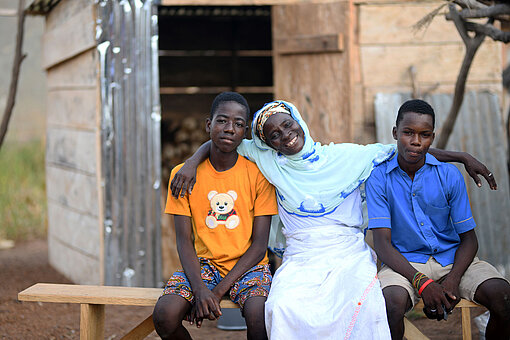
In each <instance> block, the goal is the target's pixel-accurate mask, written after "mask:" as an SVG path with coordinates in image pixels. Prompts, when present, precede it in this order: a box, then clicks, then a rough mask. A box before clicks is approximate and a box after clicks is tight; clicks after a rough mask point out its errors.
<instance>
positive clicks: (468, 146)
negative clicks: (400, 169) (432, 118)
mask: <svg viewBox="0 0 510 340" xmlns="http://www.w3.org/2000/svg"><path fill="white" fill-rule="evenodd" d="M408 99H411V96H410V94H408V93H393V94H377V95H376V98H375V118H376V129H377V141H378V142H381V143H394V142H395V141H394V140H393V138H392V135H391V129H392V127H393V126H395V118H396V116H397V111H398V109H399V107H400V105H401V104H402V103H403V102H404V101H406V100H408ZM424 100H425V101H427V102H429V103H430V104H431V105H432V107H433V108H434V110H435V112H436V135H437V134H439V133H441V126H442V124H443V122H444V120H445V119H446V116H447V114H448V112H449V110H450V107H451V103H452V96H451V95H448V94H435V95H431V96H427V97H426V98H424ZM506 145H507V142H506V136H505V133H504V124H503V120H502V116H501V112H500V105H499V98H498V96H497V95H495V94H493V93H489V92H468V93H466V96H465V97H464V103H463V104H462V107H461V110H460V112H459V116H458V117H457V122H456V124H455V127H454V130H453V133H452V135H451V136H450V140H449V142H448V145H447V147H446V149H448V150H457V151H467V152H469V153H470V154H472V155H473V156H475V157H476V158H478V159H479V160H480V161H481V162H483V163H484V164H486V165H487V167H488V168H489V169H490V170H491V171H492V172H493V173H494V176H495V178H496V180H497V183H498V190H497V191H491V190H490V189H489V187H488V185H487V183H486V182H485V179H482V180H483V182H484V183H483V186H482V188H478V187H477V186H476V185H475V183H474V182H473V180H472V179H471V178H470V177H469V176H468V175H467V173H466V172H465V171H464V169H463V166H459V169H460V170H461V172H462V173H463V174H464V177H465V182H466V185H467V188H468V194H469V198H470V201H471V209H472V212H473V216H474V218H475V221H476V223H477V228H476V234H477V236H478V242H479V250H478V256H479V257H480V258H481V259H484V260H487V261H489V262H490V263H491V264H493V265H494V266H495V267H496V268H497V269H498V270H499V271H500V272H501V273H502V274H503V275H505V276H506V277H507V278H510V251H508V249H509V247H510V233H509V232H508V230H507V229H508V226H509V225H510V214H509V210H510V196H509V194H510V193H509V180H508V169H507V149H506Z"/></svg>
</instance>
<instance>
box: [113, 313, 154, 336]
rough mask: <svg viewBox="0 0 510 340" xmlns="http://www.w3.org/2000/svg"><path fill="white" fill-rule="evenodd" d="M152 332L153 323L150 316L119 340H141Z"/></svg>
mask: <svg viewBox="0 0 510 340" xmlns="http://www.w3.org/2000/svg"><path fill="white" fill-rule="evenodd" d="M152 331H154V322H153V321H152V314H151V315H149V316H148V317H147V319H145V320H143V321H142V322H141V323H140V324H139V325H138V326H136V327H135V328H133V329H132V330H131V331H130V332H129V333H128V334H126V335H124V336H123V337H122V338H121V339H120V340H141V339H145V338H146V337H147V336H148V335H149V334H151V333H152Z"/></svg>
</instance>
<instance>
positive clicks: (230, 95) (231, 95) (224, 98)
mask: <svg viewBox="0 0 510 340" xmlns="http://www.w3.org/2000/svg"><path fill="white" fill-rule="evenodd" d="M223 102H236V103H238V104H240V105H241V106H244V108H245V109H246V120H247V121H249V120H250V107H249V106H248V102H247V101H246V98H244V97H243V96H242V95H241V94H240V93H237V92H222V93H220V94H219V95H217V96H216V98H214V100H213V102H212V105H211V113H210V118H211V119H212V118H213V116H214V113H215V112H216V109H218V106H219V105H220V104H221V103H223Z"/></svg>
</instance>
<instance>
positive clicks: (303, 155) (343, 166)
mask: <svg viewBox="0 0 510 340" xmlns="http://www.w3.org/2000/svg"><path fill="white" fill-rule="evenodd" d="M276 102H277V103H283V104H285V106H286V107H287V109H288V110H289V112H290V114H291V116H292V118H294V119H295V120H296V121H297V122H298V123H299V125H300V126H301V128H302V129H303V131H304V135H305V143H304V146H303V149H302V150H301V151H300V152H298V153H297V154H295V155H290V156H286V155H283V154H281V153H278V152H277V151H275V150H274V149H272V148H271V147H269V146H268V145H267V144H266V143H265V142H263V141H262V140H261V139H260V138H259V137H258V136H257V135H256V133H255V129H256V122H257V117H258V115H259V114H260V113H261V112H263V111H264V109H265V108H266V106H268V105H274V103H276ZM252 137H253V139H252V140H244V141H243V143H241V145H240V146H239V147H238V149H237V151H238V152H239V154H241V155H243V156H245V157H247V158H248V159H250V160H252V161H254V162H256V163H257V166H258V168H259V169H260V171H261V172H262V174H263V175H264V176H265V177H266V178H267V180H268V181H269V182H271V183H272V184H273V185H274V186H275V187H276V193H277V198H278V203H279V204H280V205H281V207H282V208H283V209H285V211H287V212H288V213H290V214H295V215H298V216H304V217H318V216H324V215H326V214H329V213H331V212H332V211H333V210H335V208H336V207H338V205H340V203H342V202H343V200H344V199H345V198H346V197H347V196H348V195H349V194H351V193H352V192H353V191H354V190H355V189H356V188H358V187H359V186H360V184H362V183H363V182H364V181H365V180H366V179H367V178H368V176H370V173H371V171H372V169H373V168H374V167H375V166H377V165H378V164H380V163H381V162H383V161H385V160H386V159H388V158H390V157H391V156H393V155H394V153H395V145H382V144H369V145H366V146H363V145H357V144H350V143H344V144H333V143H331V144H329V145H321V144H320V143H318V142H314V141H313V139H312V137H311V136H310V132H309V131H308V127H307V126H306V124H305V122H304V121H303V119H302V118H301V115H300V114H299V112H298V110H297V109H296V107H295V106H294V105H292V104H291V103H288V102H285V101H280V100H278V101H275V102H272V103H268V104H265V105H264V107H263V108H262V109H260V110H258V111H257V112H256V113H255V115H254V117H253V123H252Z"/></svg>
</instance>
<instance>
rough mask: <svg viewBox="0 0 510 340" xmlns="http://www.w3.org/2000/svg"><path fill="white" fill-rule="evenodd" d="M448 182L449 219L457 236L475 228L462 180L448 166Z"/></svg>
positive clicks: (452, 168)
mask: <svg viewBox="0 0 510 340" xmlns="http://www.w3.org/2000/svg"><path fill="white" fill-rule="evenodd" d="M448 171H449V173H448V178H449V179H450V180H449V181H448V182H449V183H450V188H449V189H450V190H449V193H448V196H449V197H448V204H449V205H450V217H451V219H452V222H453V226H454V227H455V231H457V233H458V234H462V233H465V232H466V231H470V230H471V229H473V228H474V227H476V223H475V220H474V219H473V215H472V213H471V206H470V205H469V197H468V194H467V190H466V183H464V178H463V177H462V174H461V173H460V171H459V169H457V168H456V167H455V166H454V165H451V164H449V167H448Z"/></svg>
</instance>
